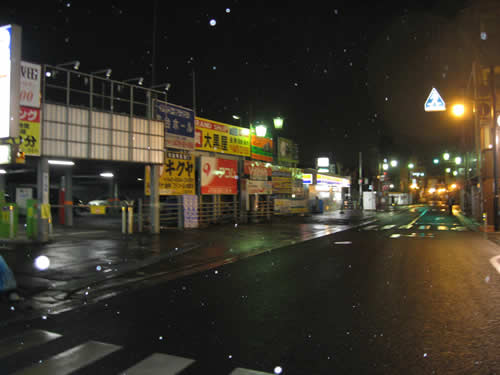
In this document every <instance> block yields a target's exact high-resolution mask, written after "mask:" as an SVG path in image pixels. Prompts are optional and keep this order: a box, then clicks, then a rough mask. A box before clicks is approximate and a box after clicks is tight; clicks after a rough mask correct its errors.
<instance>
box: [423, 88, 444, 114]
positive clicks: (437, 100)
mask: <svg viewBox="0 0 500 375" xmlns="http://www.w3.org/2000/svg"><path fill="white" fill-rule="evenodd" d="M424 109H425V111H426V112H435V111H446V104H445V102H444V100H443V98H441V95H439V92H438V91H437V90H436V88H435V87H433V88H432V90H431V93H430V94H429V97H428V98H427V100H426V101H425V105H424Z"/></svg>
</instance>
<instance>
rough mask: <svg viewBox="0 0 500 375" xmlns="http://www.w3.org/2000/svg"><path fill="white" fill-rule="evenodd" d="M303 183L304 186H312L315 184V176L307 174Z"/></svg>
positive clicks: (303, 177) (304, 175)
mask: <svg viewBox="0 0 500 375" xmlns="http://www.w3.org/2000/svg"><path fill="white" fill-rule="evenodd" d="M302 183H304V184H312V183H313V175H312V174H310V173H305V174H303V175H302Z"/></svg>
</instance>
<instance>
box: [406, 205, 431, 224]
mask: <svg viewBox="0 0 500 375" xmlns="http://www.w3.org/2000/svg"><path fill="white" fill-rule="evenodd" d="M427 211H429V209H428V208H426V209H425V210H424V212H422V213H421V214H420V215H419V216H418V217H417V218H416V219H414V220H412V221H410V223H409V224H408V225H413V224H415V223H416V222H417V221H418V220H419V219H420V218H421V217H422V216H424V215H425V214H426V213H427Z"/></svg>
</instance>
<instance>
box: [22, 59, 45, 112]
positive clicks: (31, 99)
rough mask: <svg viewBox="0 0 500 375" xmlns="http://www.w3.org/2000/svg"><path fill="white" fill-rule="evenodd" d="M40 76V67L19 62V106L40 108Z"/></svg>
mask: <svg viewBox="0 0 500 375" xmlns="http://www.w3.org/2000/svg"><path fill="white" fill-rule="evenodd" d="M41 75H42V67H41V66H40V65H38V64H32V63H29V62H26V61H21V87H20V90H19V104H20V105H22V106H26V107H33V108H40V82H41Z"/></svg>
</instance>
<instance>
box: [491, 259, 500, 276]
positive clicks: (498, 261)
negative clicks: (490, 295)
mask: <svg viewBox="0 0 500 375" xmlns="http://www.w3.org/2000/svg"><path fill="white" fill-rule="evenodd" d="M490 263H491V265H492V266H493V267H495V269H496V270H497V272H498V273H500V255H496V256H494V257H493V258H491V259H490Z"/></svg>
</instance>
